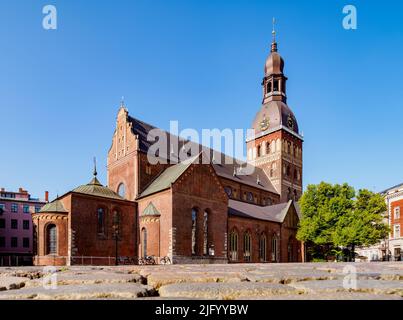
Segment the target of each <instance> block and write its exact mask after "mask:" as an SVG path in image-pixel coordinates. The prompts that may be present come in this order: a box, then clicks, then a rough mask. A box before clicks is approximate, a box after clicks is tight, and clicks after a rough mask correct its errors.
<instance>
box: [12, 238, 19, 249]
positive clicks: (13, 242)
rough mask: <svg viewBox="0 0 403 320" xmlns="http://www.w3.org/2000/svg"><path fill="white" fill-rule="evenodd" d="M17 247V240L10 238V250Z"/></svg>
mask: <svg viewBox="0 0 403 320" xmlns="http://www.w3.org/2000/svg"><path fill="white" fill-rule="evenodd" d="M17 247H18V238H17V237H12V238H11V248H17Z"/></svg>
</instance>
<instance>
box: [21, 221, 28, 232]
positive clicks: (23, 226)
mask: <svg viewBox="0 0 403 320" xmlns="http://www.w3.org/2000/svg"><path fill="white" fill-rule="evenodd" d="M22 228H23V229H24V230H29V220H24V221H23V222H22Z"/></svg>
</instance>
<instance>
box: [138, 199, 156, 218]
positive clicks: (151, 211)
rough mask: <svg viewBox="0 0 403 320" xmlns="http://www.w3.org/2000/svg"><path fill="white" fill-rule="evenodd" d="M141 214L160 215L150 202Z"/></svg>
mask: <svg viewBox="0 0 403 320" xmlns="http://www.w3.org/2000/svg"><path fill="white" fill-rule="evenodd" d="M141 215H142V216H160V215H161V214H160V212H159V211H158V210H157V208H156V207H155V206H154V205H153V203H152V202H150V203H149V204H148V206H147V207H146V208H145V209H144V211H143V213H142V214H141Z"/></svg>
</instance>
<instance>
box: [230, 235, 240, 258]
mask: <svg viewBox="0 0 403 320" xmlns="http://www.w3.org/2000/svg"><path fill="white" fill-rule="evenodd" d="M229 252H230V260H231V261H237V260H238V232H237V231H236V230H232V231H231V234H230V236H229Z"/></svg>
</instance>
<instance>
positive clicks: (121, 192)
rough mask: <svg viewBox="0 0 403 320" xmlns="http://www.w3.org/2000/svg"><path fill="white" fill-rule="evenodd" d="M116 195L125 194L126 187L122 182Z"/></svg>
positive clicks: (122, 195) (123, 195)
mask: <svg viewBox="0 0 403 320" xmlns="http://www.w3.org/2000/svg"><path fill="white" fill-rule="evenodd" d="M118 195H120V196H121V197H122V198H124V197H125V196H126V187H125V185H124V184H123V183H121V184H119V187H118Z"/></svg>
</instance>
